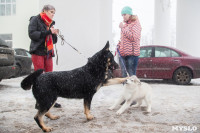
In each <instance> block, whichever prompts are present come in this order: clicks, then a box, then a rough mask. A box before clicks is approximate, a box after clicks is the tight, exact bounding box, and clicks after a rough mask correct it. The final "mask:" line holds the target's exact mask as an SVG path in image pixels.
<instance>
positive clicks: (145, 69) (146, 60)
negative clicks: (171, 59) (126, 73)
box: [136, 47, 153, 78]
mask: <svg viewBox="0 0 200 133" xmlns="http://www.w3.org/2000/svg"><path fill="white" fill-rule="evenodd" d="M152 55H153V47H141V48H140V56H139V61H138V66H137V72H136V75H137V76H138V77H139V78H151V77H152V62H151V61H152Z"/></svg>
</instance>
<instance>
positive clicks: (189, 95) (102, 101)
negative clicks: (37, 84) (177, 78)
mask: <svg viewBox="0 0 200 133" xmlns="http://www.w3.org/2000/svg"><path fill="white" fill-rule="evenodd" d="M22 79H23V77H21V78H14V79H8V80H3V81H2V82H0V133H42V130H41V129H40V128H39V127H38V125H37V124H36V123H35V121H34V119H33V117H34V115H35V114H36V112H37V110H35V109H34V107H35V99H34V97H33V95H32V91H30V90H29V91H24V90H22V89H21V88H20V82H21V80H22ZM145 82H148V83H149V84H150V85H151V86H152V88H153V103H152V112H151V113H150V114H145V113H144V112H143V111H142V108H133V107H130V108H129V109H128V110H126V111H125V112H124V113H123V114H122V115H120V116H117V115H116V114H115V112H116V111H117V109H116V110H114V111H110V110H108V108H109V107H110V106H111V105H112V104H113V103H114V101H115V100H116V99H117V98H118V97H119V95H120V92H121V91H122V89H123V85H113V86H109V87H102V88H101V89H100V90H99V91H98V92H97V93H96V94H95V96H94V97H93V101H92V106H91V112H92V114H93V115H94V116H95V118H94V119H93V120H91V121H87V120H86V117H85V115H84V113H83V100H76V99H64V98H58V101H57V102H58V103H60V104H61V105H62V108H60V109H57V108H53V109H52V110H51V112H52V114H56V115H59V116H61V118H60V119H58V120H50V119H48V118H46V117H45V118H44V122H45V124H46V125H48V126H51V127H53V128H54V130H53V133H159V132H163V133H169V132H170V133H171V132H172V133H173V132H183V131H186V132H198V133H199V132H200V79H196V80H192V84H191V85H188V86H180V85H174V84H172V83H166V82H163V81H160V80H147V81H145ZM181 129H182V131H181Z"/></svg>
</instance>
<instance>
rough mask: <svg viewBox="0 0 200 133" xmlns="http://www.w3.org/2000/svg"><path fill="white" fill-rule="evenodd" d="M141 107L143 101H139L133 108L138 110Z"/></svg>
mask: <svg viewBox="0 0 200 133" xmlns="http://www.w3.org/2000/svg"><path fill="white" fill-rule="evenodd" d="M133 101H134V100H133ZM141 105H142V100H138V101H137V103H136V104H135V105H132V106H131V107H134V108H137V107H140V106H141Z"/></svg>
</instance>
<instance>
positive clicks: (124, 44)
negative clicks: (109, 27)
mask: <svg viewBox="0 0 200 133" xmlns="http://www.w3.org/2000/svg"><path fill="white" fill-rule="evenodd" d="M121 14H122V17H123V19H124V23H122V22H121V23H120V24H119V27H120V28H121V41H120V42H119V43H118V45H117V46H118V52H119V54H120V66H121V70H122V76H123V77H126V76H127V74H126V70H127V72H128V74H129V76H132V75H136V68H137V64H138V60H139V57H138V56H139V55H140V38H141V25H140V22H139V20H138V17H137V16H136V15H133V13H132V9H131V8H130V7H128V6H126V7H124V8H123V9H122V11H121Z"/></svg>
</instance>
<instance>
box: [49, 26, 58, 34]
mask: <svg viewBox="0 0 200 133" xmlns="http://www.w3.org/2000/svg"><path fill="white" fill-rule="evenodd" d="M50 30H51V33H52V34H58V29H54V27H51V28H50Z"/></svg>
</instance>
